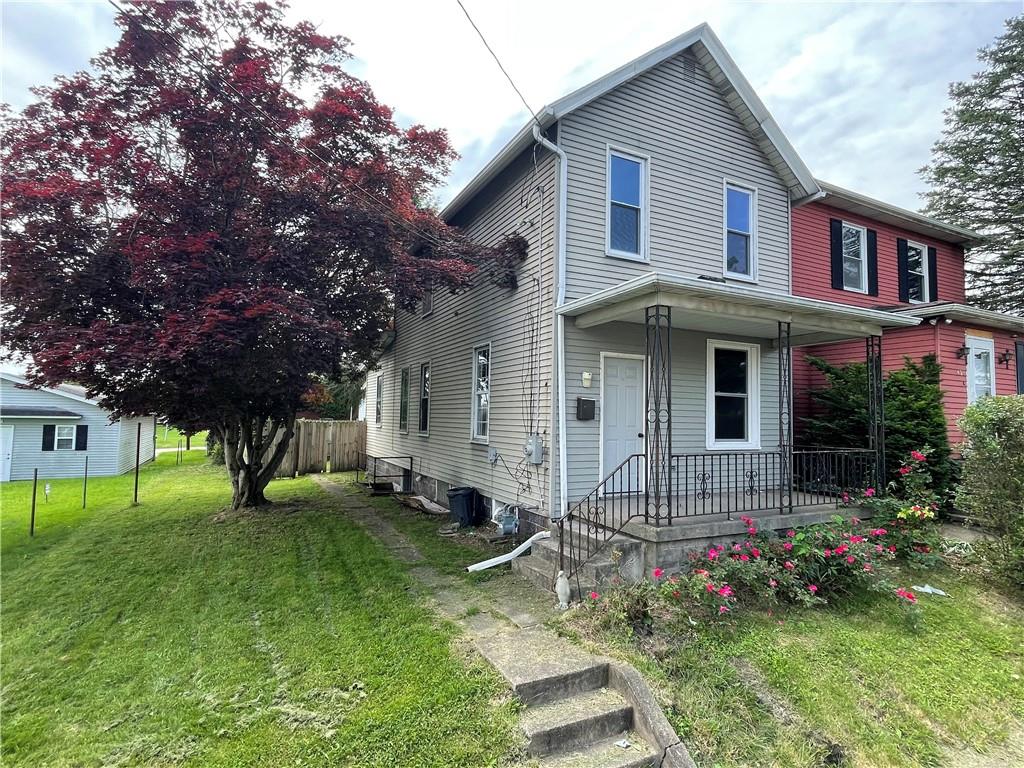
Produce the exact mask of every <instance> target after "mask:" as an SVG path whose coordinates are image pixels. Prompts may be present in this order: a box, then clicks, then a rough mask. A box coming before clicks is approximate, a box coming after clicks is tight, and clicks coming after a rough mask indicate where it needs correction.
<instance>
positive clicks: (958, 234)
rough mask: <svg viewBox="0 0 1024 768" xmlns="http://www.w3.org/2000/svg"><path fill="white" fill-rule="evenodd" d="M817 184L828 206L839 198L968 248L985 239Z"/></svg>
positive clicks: (898, 208)
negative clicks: (833, 199) (830, 199)
mask: <svg viewBox="0 0 1024 768" xmlns="http://www.w3.org/2000/svg"><path fill="white" fill-rule="evenodd" d="M818 185H819V186H820V187H821V190H822V192H824V193H825V200H824V202H825V203H826V204H828V202H829V198H838V199H840V200H843V201H846V202H849V203H852V204H853V205H856V206H861V207H864V208H868V209H871V210H873V211H876V212H878V213H881V214H884V215H886V216H891V217H893V218H895V219H897V220H899V221H900V222H903V223H904V225H905V226H906V228H907V229H909V230H910V231H912V232H917V233H918V234H923V235H926V236H930V237H934V238H936V239H939V240H944V241H947V242H953V243H956V244H958V245H964V246H967V247H971V246H973V245H976V244H978V243H980V242H981V241H982V240H984V239H985V237H984V235H980V234H978V233H977V232H973V231H971V230H969V229H964V228H963V227H958V226H956V225H955V224H947V223H946V222H944V221H939V220H938V219H933V218H931V217H930V216H925V215H924V214H921V213H916V212H914V211H908V210H907V209H906V208H900V207H899V206H896V205H890V204H889V203H885V202H882V201H881V200H876V199H874V198H873V197H868V196H867V195H862V194H861V193H860V192H853V191H851V190H849V189H844V188H843V187H838V186H836V185H835V184H830V183H828V182H826V181H822V180H821V179H818ZM837 207H838V206H837ZM851 213H857V211H851ZM890 223H891V222H890Z"/></svg>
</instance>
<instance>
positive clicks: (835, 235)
mask: <svg viewBox="0 0 1024 768" xmlns="http://www.w3.org/2000/svg"><path fill="white" fill-rule="evenodd" d="M828 226H829V234H830V236H831V241H832V287H833V288H835V289H836V290H838V291H841V290H843V222H841V221H840V220H839V219H829V222H828Z"/></svg>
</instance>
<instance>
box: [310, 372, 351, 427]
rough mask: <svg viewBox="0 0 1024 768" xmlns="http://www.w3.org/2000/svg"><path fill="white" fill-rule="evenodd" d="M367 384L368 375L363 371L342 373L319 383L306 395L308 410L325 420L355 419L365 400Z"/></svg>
mask: <svg viewBox="0 0 1024 768" xmlns="http://www.w3.org/2000/svg"><path fill="white" fill-rule="evenodd" d="M365 384H366V374H365V373H364V372H363V371H352V372H341V373H339V374H337V375H336V376H334V377H332V378H331V379H327V380H325V381H322V382H318V383H317V385H316V386H314V387H313V388H312V389H311V390H310V391H309V392H307V393H306V396H305V398H304V403H305V406H306V409H307V410H310V411H313V412H314V413H316V414H318V415H319V416H321V417H323V418H325V419H341V420H348V419H354V418H356V411H358V410H359V403H360V402H361V401H362V399H363V387H364V386H365Z"/></svg>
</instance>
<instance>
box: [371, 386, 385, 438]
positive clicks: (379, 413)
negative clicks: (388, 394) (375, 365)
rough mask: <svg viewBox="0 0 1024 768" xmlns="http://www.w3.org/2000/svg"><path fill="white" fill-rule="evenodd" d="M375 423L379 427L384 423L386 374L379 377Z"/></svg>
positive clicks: (374, 407)
mask: <svg viewBox="0 0 1024 768" xmlns="http://www.w3.org/2000/svg"><path fill="white" fill-rule="evenodd" d="M373 423H374V424H376V425H377V426H378V427H379V426H381V425H382V424H383V423H384V374H383V373H382V374H380V375H379V376H378V377H377V394H376V396H375V397H374V404H373Z"/></svg>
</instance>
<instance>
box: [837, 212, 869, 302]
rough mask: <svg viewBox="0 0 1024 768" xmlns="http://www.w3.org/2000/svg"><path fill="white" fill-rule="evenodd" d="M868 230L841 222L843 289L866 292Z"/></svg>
mask: <svg viewBox="0 0 1024 768" xmlns="http://www.w3.org/2000/svg"><path fill="white" fill-rule="evenodd" d="M867 241H868V231H867V230H866V229H865V228H864V227H858V226H857V225H856V224H847V223H846V222H845V221H844V222H843V289H844V290H847V291H857V292H859V293H867V292H868V269H867V253H868V242H867Z"/></svg>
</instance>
